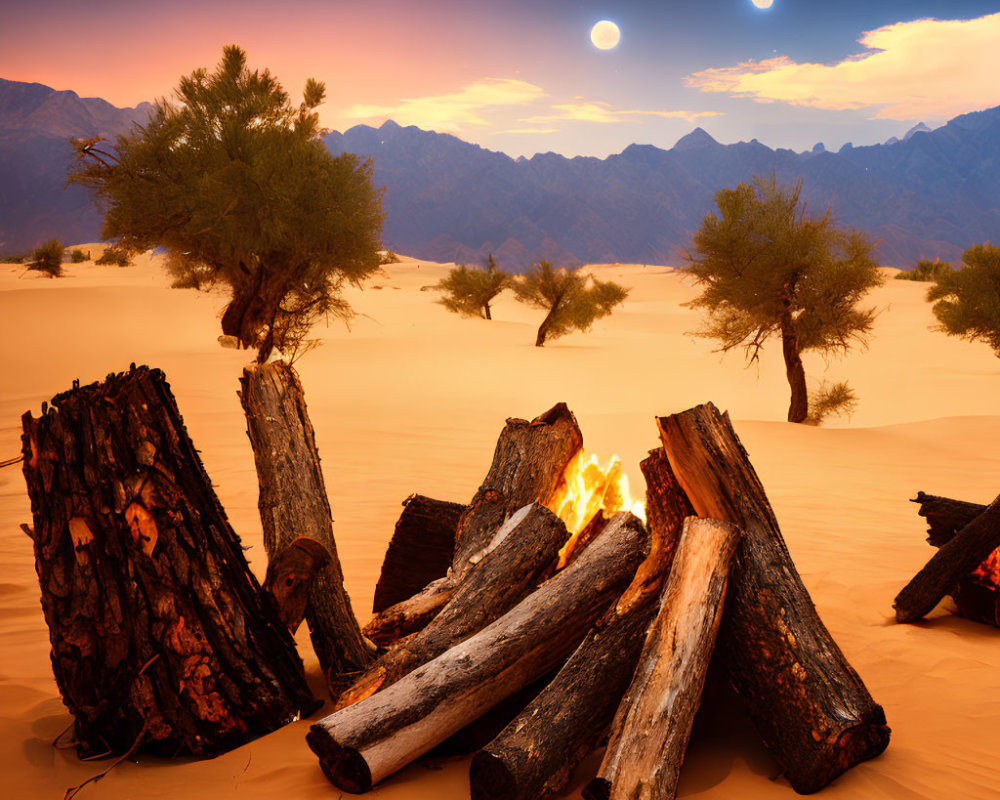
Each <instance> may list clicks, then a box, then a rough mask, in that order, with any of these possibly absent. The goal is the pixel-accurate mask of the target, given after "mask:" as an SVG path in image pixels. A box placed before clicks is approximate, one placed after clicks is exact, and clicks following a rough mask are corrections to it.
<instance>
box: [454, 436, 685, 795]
mask: <svg viewBox="0 0 1000 800" xmlns="http://www.w3.org/2000/svg"><path fill="white" fill-rule="evenodd" d="M640 466H641V468H642V472H643V475H645V477H646V513H647V515H648V517H649V532H650V537H651V549H650V553H649V556H648V557H647V558H646V559H645V560H644V561H643V562H642V564H640V565H639V568H638V570H636V574H635V577H634V578H633V580H632V583H631V584H630V586H629V588H628V589H626V591H625V592H624V593H623V595H622V597H621V598H619V601H618V602H617V603H616V604H615V605H614V606H612V607H611V608H610V609H608V611H607V613H605V615H604V616H603V617H602V618H601V619H600V620H599V621H598V622H597V624H596V625H594V627H593V628H591V629H590V631H589V632H588V633H587V637H586V638H585V639H584V640H583V643H582V644H581V645H580V646H579V647H578V648H577V649H576V651H575V652H574V653H573V655H572V656H570V659H569V660H568V661H567V662H566V664H565V666H564V667H563V668H562V669H561V670H560V671H559V674H558V675H557V676H556V677H555V679H554V680H553V681H552V682H551V683H550V684H549V685H548V686H547V687H546V688H545V689H543V690H542V691H541V692H540V693H539V695H538V697H537V698H535V699H534V700H533V701H532V702H531V704H530V705H528V706H527V708H525V710H524V712H523V713H521V714H520V715H519V716H518V717H516V718H515V719H514V720H513V721H512V722H511V723H510V724H509V725H508V726H507V727H506V728H505V729H504V730H503V732H502V733H500V735H499V736H498V737H497V738H496V739H495V740H493V741H492V742H490V743H489V744H488V745H486V746H485V747H484V748H483V749H482V750H480V751H479V752H478V753H476V755H475V757H474V758H473V759H472V765H471V769H470V776H469V780H470V785H471V790H472V800H545V799H546V798H550V797H552V796H554V795H556V794H558V793H560V792H562V790H563V789H564V788H565V787H566V785H567V784H568V782H569V780H570V777H571V775H572V772H573V770H574V769H575V768H576V767H577V765H578V764H579V763H580V762H581V761H582V760H583V759H584V758H586V756H587V755H589V754H590V753H591V752H593V751H594V750H596V749H597V748H598V747H599V746H600V744H601V742H602V741H604V740H605V738H606V737H607V734H608V730H609V728H610V727H611V722H612V720H613V718H614V715H615V710H616V709H617V708H618V704H619V702H620V701H621V698H622V695H623V694H624V693H625V690H626V689H627V688H628V685H629V682H630V681H631V679H632V675H633V673H634V672H635V665H636V663H637V662H638V660H639V652H640V650H641V649H642V645H643V642H644V640H645V638H646V631H647V629H648V628H649V623H650V622H651V621H652V619H653V616H654V615H655V613H656V609H657V606H658V604H659V598H660V593H661V590H662V588H663V584H664V582H665V581H666V577H667V575H668V573H669V572H670V564H671V562H672V561H673V558H674V551H675V549H676V547H677V542H678V540H679V539H680V533H681V526H682V524H683V521H684V517H685V516H687V515H688V514H690V505H689V503H688V501H687V498H686V497H684V493H683V492H682V491H681V489H680V487H679V486H678V484H677V481H676V479H675V478H674V476H673V474H672V473H671V472H670V465H669V462H668V461H667V458H666V455H665V454H664V453H663V450H662V448H661V449H660V450H658V451H653V452H652V453H650V456H649V458H647V459H646V460H645V461H643V462H642V464H641V465H640ZM600 516H601V515H600V514H598V517H600ZM598 540H599V539H598ZM588 544H589V543H588ZM584 552H586V548H582V549H574V551H573V553H574V554H582V553H584ZM573 560H575V559H573ZM569 563H572V560H571V561H570V562H569Z"/></svg>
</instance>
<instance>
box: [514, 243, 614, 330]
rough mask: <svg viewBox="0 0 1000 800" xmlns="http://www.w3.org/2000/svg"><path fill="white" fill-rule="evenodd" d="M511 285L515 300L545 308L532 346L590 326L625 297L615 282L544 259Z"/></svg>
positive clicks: (587, 328)
mask: <svg viewBox="0 0 1000 800" xmlns="http://www.w3.org/2000/svg"><path fill="white" fill-rule="evenodd" d="M513 287H514V294H515V295H516V296H517V299H518V300H519V301H521V302H522V303H527V304H528V305H530V306H534V307H535V308H540V309H542V310H543V311H545V312H547V313H546V315H545V319H543V320H542V324H541V325H539V326H538V335H537V336H536V337H535V347H542V346H543V345H544V344H545V341H546V340H547V339H555V338H558V337H559V336H565V335H566V334H567V333H570V332H571V331H574V330H577V331H587V330H590V326H591V325H592V324H593V323H594V322H595V321H596V320H598V319H600V318H601V317H606V316H608V315H609V314H610V313H611V312H612V311H613V310H614V308H615V306H617V305H618V304H619V303H621V302H622V301H623V300H625V298H626V297H628V289H625V288H623V287H621V286H619V285H618V284H617V283H612V282H611V281H599V280H597V278H594V277H593V276H587V275H584V274H582V273H581V272H580V270H578V269H577V270H572V271H570V270H566V269H555V268H554V267H553V266H552V265H551V264H550V263H549V262H548V261H539V262H538V264H536V265H535V266H534V267H533V268H532V269H531V270H530V271H529V272H528V273H527V274H526V275H524V276H522V277H521V278H520V279H519V280H517V281H515V282H514V284H513Z"/></svg>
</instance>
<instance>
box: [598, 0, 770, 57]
mask: <svg viewBox="0 0 1000 800" xmlns="http://www.w3.org/2000/svg"><path fill="white" fill-rule="evenodd" d="M754 2H758V0H754ZM760 2H767V3H768V5H770V2H768V0H760ZM621 38H622V32H621V31H620V30H618V26H617V25H615V23H613V22H612V21H611V20H609V19H602V20H601V21H600V22H598V23H597V24H596V25H595V26H594V27H593V28H591V29H590V41H592V42H593V43H594V47H596V48H597V49H598V50H611V49H612V48H614V47H615V46H617V44H618V42H619V41H620V40H621Z"/></svg>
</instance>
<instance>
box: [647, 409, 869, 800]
mask: <svg viewBox="0 0 1000 800" xmlns="http://www.w3.org/2000/svg"><path fill="white" fill-rule="evenodd" d="M658 423H659V427H660V435H661V438H662V440H663V446H664V449H665V450H666V453H667V457H668V458H669V459H670V465H671V467H672V468H673V471H674V474H675V475H676V476H677V480H678V481H679V482H680V485H681V487H682V488H683V489H684V492H685V494H687V496H688V499H689V500H690V501H691V504H692V505H693V506H694V508H695V511H697V513H698V514H699V515H700V516H704V517H713V518H716V519H722V520H725V521H727V522H731V523H733V524H734V525H736V526H737V527H739V528H741V529H742V530H743V531H744V536H743V538H742V539H741V541H740V545H739V547H738V548H737V552H736V565H735V568H734V570H733V576H732V580H731V582H730V587H729V599H728V601H727V606H726V613H725V614H724V615H723V621H722V626H721V629H720V633H719V640H718V644H717V647H716V652H717V653H718V655H719V657H720V660H721V661H722V663H723V664H724V666H725V667H726V670H727V673H728V676H729V680H730V682H731V683H732V685H733V687H734V689H735V690H736V692H737V693H738V694H739V695H740V697H741V698H742V699H743V701H744V703H745V705H746V708H747V711H748V713H749V715H750V718H751V720H752V721H753V723H754V725H755V727H756V728H757V731H758V732H759V734H760V736H761V738H762V739H763V742H764V744H765V746H766V747H767V748H768V750H770V752H771V754H772V755H773V756H774V758H775V759H776V760H777V761H778V763H779V764H780V765H781V766H782V768H783V769H784V772H785V775H786V777H787V778H788V780H789V782H790V783H791V784H792V788H794V789H795V790H796V791H797V792H799V793H802V794H808V793H810V792H815V791H818V790H819V789H821V788H823V787H824V786H826V785H827V784H828V783H830V781H832V780H834V779H835V778H836V777H837V776H838V775H840V774H841V773H843V772H844V771H846V770H848V769H850V768H851V767H852V766H854V765H856V764H858V763H860V762H862V761H865V760H867V759H869V758H874V757H875V756H877V755H878V754H879V753H881V752H882V751H883V750H885V748H886V746H887V745H888V743H889V728H888V726H887V725H886V724H885V712H884V711H883V710H882V707H881V706H879V705H878V704H877V703H875V701H874V700H873V699H872V697H871V695H870V694H869V692H868V690H867V689H866V688H865V685H864V683H863V682H862V680H861V678H860V677H859V676H858V674H857V673H856V672H855V671H854V669H853V668H852V667H851V665H850V664H849V663H848V662H847V659H846V658H845V657H844V654H843V653H842V652H841V650H840V648H839V647H838V646H837V644H836V642H834V640H833V638H832V637H831V636H830V633H829V631H827V629H826V627H825V626H824V625H823V622H822V620H820V618H819V615H818V614H817V613H816V609H815V607H814V606H813V602H812V599H811V598H810V597H809V593H808V591H807V590H806V588H805V586H804V585H803V583H802V579H801V578H800V577H799V574H798V571H797V570H796V569H795V565H794V564H793V563H792V559H791V556H790V555H789V553H788V548H787V547H786V545H785V542H784V539H783V538H782V536H781V532H780V530H779V528H778V523H777V520H775V518H774V512H773V511H772V510H771V506H770V504H769V503H768V501H767V495H766V494H765V493H764V488H763V486H761V483H760V480H759V479H758V477H757V474H756V472H754V469H753V465H752V464H751V463H750V459H749V458H748V456H747V454H746V451H745V450H744V449H743V446H742V445H741V444H740V441H739V438H738V437H737V436H736V433H735V431H734V430H733V428H732V425H731V424H730V422H729V419H728V417H724V416H723V415H721V414H720V413H719V411H718V410H717V409H716V408H715V406H714V405H712V404H711V403H708V404H706V405H702V406H697V407H696V408H693V409H690V410H688V411H685V412H683V413H681V414H674V415H672V416H669V417H661V418H659V420H658Z"/></svg>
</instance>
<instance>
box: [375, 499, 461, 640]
mask: <svg viewBox="0 0 1000 800" xmlns="http://www.w3.org/2000/svg"><path fill="white" fill-rule="evenodd" d="M464 510H465V506H463V505H461V504H460V503H449V502H446V501H443V500H434V499H432V498H430V497H424V496H423V495H420V494H411V495H410V496H409V497H407V498H406V499H405V500H404V501H403V513H402V514H400V515H399V520H397V522H396V528H395V530H394V531H393V534H392V540H391V541H390V542H389V548H388V549H387V550H386V553H385V559H384V560H383V562H382V571H381V572H380V573H379V578H378V583H377V584H376V586H375V597H374V599H373V601H372V613H373V614H380V613H381V612H383V611H385V610H386V609H387V608H389V607H390V606H394V605H396V604H397V603H401V602H403V601H405V600H408V599H409V598H411V597H413V596H414V595H415V594H417V593H418V592H420V591H421V590H422V589H423V588H424V587H426V586H427V585H428V584H430V583H432V582H433V581H436V580H438V579H439V578H443V577H444V576H445V575H446V574H447V573H448V568H449V567H450V566H451V560H452V557H453V556H454V555H455V533H456V531H457V529H458V518H459V516H461V514H462V512H463V511H464ZM373 641H374V640H373Z"/></svg>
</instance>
